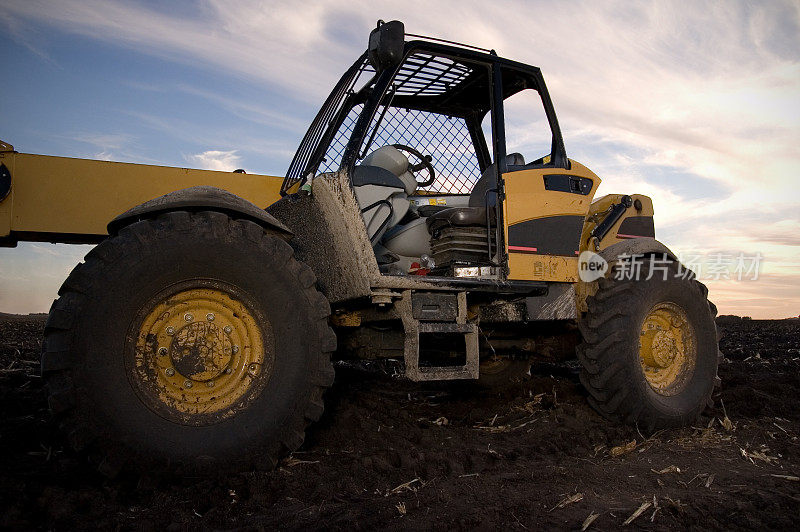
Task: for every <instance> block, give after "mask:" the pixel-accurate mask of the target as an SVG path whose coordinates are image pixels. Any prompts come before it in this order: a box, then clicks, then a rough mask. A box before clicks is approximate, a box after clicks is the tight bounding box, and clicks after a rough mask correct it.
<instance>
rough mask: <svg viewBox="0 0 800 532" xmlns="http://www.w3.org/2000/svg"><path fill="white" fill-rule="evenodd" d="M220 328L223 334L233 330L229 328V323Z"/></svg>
mask: <svg viewBox="0 0 800 532" xmlns="http://www.w3.org/2000/svg"><path fill="white" fill-rule="evenodd" d="M222 330H223V331H225V334H230V333H231V332H233V329H232V328H231V326H230V325H226V326H225V327H223V329H222Z"/></svg>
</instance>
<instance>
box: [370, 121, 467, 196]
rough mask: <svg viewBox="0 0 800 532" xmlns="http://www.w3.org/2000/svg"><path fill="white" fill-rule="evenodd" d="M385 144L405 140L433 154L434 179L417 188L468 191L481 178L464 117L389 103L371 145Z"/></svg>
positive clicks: (407, 143)
mask: <svg viewBox="0 0 800 532" xmlns="http://www.w3.org/2000/svg"><path fill="white" fill-rule="evenodd" d="M381 112H383V109H379V110H378V113H376V117H377V116H380V113H381ZM376 119H377V118H376ZM374 125H375V124H373V126H374ZM387 144H405V145H407V146H411V147H412V148H416V149H417V150H419V151H420V152H422V153H423V154H425V155H430V156H431V157H432V159H433V161H432V164H433V167H434V169H435V170H436V180H435V181H434V182H433V183H432V184H431V185H429V186H427V187H424V188H421V189H419V190H425V191H428V192H438V193H443V194H469V193H470V192H471V191H472V187H473V186H474V185H475V181H477V180H478V178H480V175H481V170H480V167H479V166H478V156H477V155H476V154H475V146H474V144H473V142H472V137H471V136H470V134H469V130H468V129H467V124H466V122H465V121H464V119H463V118H455V117H450V116H446V115H442V114H437V113H431V112H428V111H417V110H413V109H402V108H398V107H390V108H389V109H387V110H386V115H385V116H384V117H383V121H382V122H381V123H380V124H379V125H378V131H377V133H376V134H375V140H373V142H372V146H371V147H370V149H371V150H374V149H377V148H380V147H381V146H386V145H387ZM422 173H423V177H427V176H425V175H424V171H422Z"/></svg>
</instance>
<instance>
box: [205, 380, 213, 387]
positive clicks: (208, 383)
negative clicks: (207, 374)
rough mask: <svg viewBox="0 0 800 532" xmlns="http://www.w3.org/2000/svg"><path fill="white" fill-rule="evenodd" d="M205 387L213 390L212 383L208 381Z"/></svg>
mask: <svg viewBox="0 0 800 532" xmlns="http://www.w3.org/2000/svg"><path fill="white" fill-rule="evenodd" d="M206 386H208V387H209V388H213V387H214V381H208V382H207V383H206Z"/></svg>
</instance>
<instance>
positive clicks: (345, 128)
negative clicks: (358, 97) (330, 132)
mask: <svg viewBox="0 0 800 532" xmlns="http://www.w3.org/2000/svg"><path fill="white" fill-rule="evenodd" d="M363 109H364V104H358V105H356V106H354V107H353V108H352V109H350V112H349V113H347V116H346V117H345V119H344V121H343V122H342V125H341V126H339V130H338V131H337V132H336V134H335V135H334V136H333V138H332V139H331V143H330V145H329V146H328V150H327V151H326V152H325V158H324V159H322V163H320V165H319V173H324V172H335V171H337V170H338V169H339V166H340V164H341V162H342V155H344V149H345V148H346V147H347V143H348V142H349V141H350V135H351V134H352V133H353V128H354V127H355V125H356V120H358V117H359V116H360V115H361V111H362V110H363Z"/></svg>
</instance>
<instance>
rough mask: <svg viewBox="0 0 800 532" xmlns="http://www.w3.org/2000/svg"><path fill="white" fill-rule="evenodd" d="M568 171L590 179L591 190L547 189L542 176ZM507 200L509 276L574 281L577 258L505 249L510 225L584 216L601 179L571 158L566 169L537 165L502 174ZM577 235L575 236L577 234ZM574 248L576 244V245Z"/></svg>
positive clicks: (504, 219)
mask: <svg viewBox="0 0 800 532" xmlns="http://www.w3.org/2000/svg"><path fill="white" fill-rule="evenodd" d="M547 174H569V175H571V176H578V177H586V178H589V179H591V180H592V182H593V185H592V189H591V191H590V192H589V193H588V194H586V195H582V194H574V193H570V192H560V191H554V190H547V189H545V186H544V176H545V175H547ZM503 179H504V180H505V195H506V200H505V202H504V203H503V222H504V230H505V235H506V238H505V241H506V252H507V253H508V267H509V275H508V277H509V279H519V280H529V281H530V280H535V281H557V282H570V283H574V282H577V280H578V257H577V255H576V256H572V257H565V256H557V255H548V254H529V253H522V252H517V251H514V250H513V249H512V250H509V248H508V240H509V239H508V235H509V226H511V225H514V224H518V223H521V222H526V221H529V220H535V219H539V218H550V217H554V216H581V217H585V216H586V213H587V212H588V211H589V206H590V204H591V201H592V197H594V194H595V192H596V191H597V187H598V186H599V185H600V178H599V177H597V175H595V174H594V172H592V171H591V170H589V169H588V168H586V167H585V166H583V165H582V164H580V163H577V162H575V161H571V168H570V169H569V170H559V169H554V168H536V169H529V170H520V171H516V172H510V173H506V174H504V175H503ZM576 238H577V237H576ZM576 249H577V246H576Z"/></svg>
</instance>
